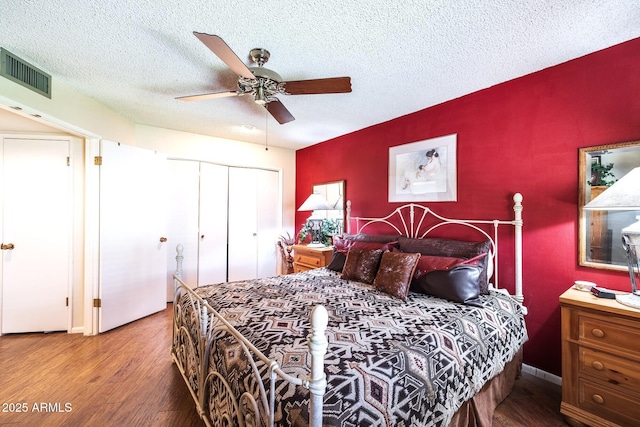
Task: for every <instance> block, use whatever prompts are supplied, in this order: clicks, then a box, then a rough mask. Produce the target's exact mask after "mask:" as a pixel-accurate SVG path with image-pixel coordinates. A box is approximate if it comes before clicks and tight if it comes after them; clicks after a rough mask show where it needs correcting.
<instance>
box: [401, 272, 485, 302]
mask: <svg viewBox="0 0 640 427" xmlns="http://www.w3.org/2000/svg"><path fill="white" fill-rule="evenodd" d="M481 272H482V269H481V268H480V267H479V266H477V265H458V266H456V267H453V268H451V269H450V270H435V271H432V272H430V273H427V274H425V275H424V276H423V277H422V278H421V279H420V280H414V281H412V282H411V291H413V292H419V293H421V294H427V295H433V296H434V297H438V298H443V299H446V300H449V301H453V302H459V303H462V304H467V305H472V306H475V307H482V300H481V299H480V287H479V285H478V282H479V280H480V274H481Z"/></svg>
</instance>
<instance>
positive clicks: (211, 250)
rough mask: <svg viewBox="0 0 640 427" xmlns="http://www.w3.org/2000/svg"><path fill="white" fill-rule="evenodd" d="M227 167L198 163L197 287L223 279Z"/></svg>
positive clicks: (225, 269) (225, 243)
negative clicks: (198, 226) (198, 227)
mask: <svg viewBox="0 0 640 427" xmlns="http://www.w3.org/2000/svg"><path fill="white" fill-rule="evenodd" d="M228 177H229V167H228V166H220V165H214V164H211V163H204V162H203V163H200V210H199V214H200V220H199V223H200V224H199V225H200V233H199V235H198V242H199V246H198V285H199V286H203V285H207V284H211V283H220V282H224V281H226V280H227V196H228Z"/></svg>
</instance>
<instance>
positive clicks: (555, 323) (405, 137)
mask: <svg viewBox="0 0 640 427" xmlns="http://www.w3.org/2000/svg"><path fill="white" fill-rule="evenodd" d="M522 60H523V61H526V58H523V59H522ZM639 70H640V38H638V39H634V40H631V41H629V42H626V43H623V44H620V45H617V46H614V47H611V48H608V49H605V50H602V51H599V52H596V53H593V54H590V55H587V56H584V57H581V58H578V59H575V60H572V61H570V62H567V63H564V64H560V65H558V66H554V67H551V68H548V69H545V70H542V71H540V72H537V73H534V74H530V75H527V76H524V77H521V78H518V79H515V80H511V81H508V82H505V83H502V84H499V85H496V86H493V87H490V88H488V89H484V90H481V91H478V92H475V93H472V94H470V95H466V96H463V97H461V98H458V99H454V100H452V101H449V102H445V103H443V104H440V105H437V106H434V107H431V108H427V109H425V110H421V111H418V112H416V113H412V114H409V115H406V116H403V117H399V118H397V119H394V120H391V121H388V122H384V123H380V124H377V125H375V126H372V127H369V128H366V129H362V130H360V131H357V132H354V133H351V134H347V135H344V136H341V137H338V138H335V139H332V140H329V141H325V142H323V143H320V144H316V145H314V146H311V147H308V148H305V149H302V150H299V151H297V153H296V206H299V205H300V204H302V202H303V201H304V200H305V198H306V197H307V196H308V195H309V193H310V191H311V186H312V184H316V183H320V182H327V181H335V180H339V179H344V180H346V197H347V199H350V200H352V202H353V214H354V215H381V214H386V213H388V212H390V210H391V209H392V208H395V207H396V206H398V205H399V204H398V203H395V204H390V203H388V202H387V172H388V163H389V159H388V156H389V154H388V152H389V147H392V146H395V145H402V144H405V143H409V142H414V141H420V140H423V139H428V138H433V137H437V136H442V135H448V134H453V133H455V134H457V156H458V160H457V161H458V165H457V166H458V201H457V202H439V203H432V204H431V207H432V208H433V209H434V210H435V211H436V212H437V213H439V214H441V215H445V216H449V217H456V216H457V217H464V218H483V219H484V218H499V219H503V218H506V219H508V218H511V217H512V210H511V206H512V200H511V198H512V195H513V194H514V193H515V192H520V193H522V194H523V196H524V201H523V205H524V211H523V218H524V237H523V253H524V263H523V264H524V267H523V270H524V271H523V281H524V289H525V291H524V294H525V304H526V306H527V307H528V308H529V314H528V316H527V327H528V331H529V341H528V343H527V344H526V346H525V353H524V360H525V363H527V364H529V365H532V366H535V367H538V368H540V369H543V370H545V371H547V372H551V373H554V374H556V375H560V374H561V356H560V354H561V353H560V306H559V303H558V297H559V295H560V294H562V293H563V292H564V291H565V290H566V289H567V288H568V287H569V286H571V284H572V283H573V281H574V280H576V279H583V280H590V281H595V282H597V283H599V284H600V285H601V286H606V287H609V288H612V289H620V290H629V288H630V285H629V276H628V273H622V272H610V271H604V270H597V269H592V268H585V267H580V266H578V257H577V252H578V239H577V234H578V221H577V217H578V148H580V147H588V146H593V145H600V144H606V143H615V142H625V141H635V140H640V71H639ZM345 96H348V95H345ZM381 108H384V106H383V105H381ZM305 219H306V213H303V212H297V213H296V226H297V227H300V226H302V224H303V223H304V221H305ZM501 243H502V241H501ZM505 277H508V276H506V275H504V274H503V275H502V276H501V280H503V281H505V280H507V279H505ZM503 285H504V283H503Z"/></svg>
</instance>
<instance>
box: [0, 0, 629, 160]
mask: <svg viewBox="0 0 640 427" xmlns="http://www.w3.org/2000/svg"><path fill="white" fill-rule="evenodd" d="M193 31H198V32H203V33H208V34H217V35H219V36H221V37H222V38H223V39H224V40H225V41H226V43H227V44H228V45H229V46H230V47H231V49H233V51H234V52H235V53H236V54H237V55H238V56H239V57H240V58H241V59H242V60H244V61H245V62H246V63H247V64H248V65H253V64H250V63H249V58H248V54H249V51H250V50H251V49H252V48H255V47H262V48H265V49H268V50H269V51H270V52H271V59H270V60H269V62H268V64H267V68H270V69H272V70H274V71H277V72H278V73H279V74H280V75H281V76H282V77H283V78H284V80H300V79H315V78H324V77H339V76H350V77H351V79H352V88H353V92H351V93H347V94H330V95H327V94H324V95H296V96H287V95H280V96H279V98H280V100H281V101H282V102H283V104H284V105H285V106H286V107H287V109H288V110H289V111H290V112H291V113H292V114H293V116H294V117H295V118H296V120H295V121H293V122H290V123H287V124H285V125H280V124H278V123H277V122H276V121H275V120H274V119H273V118H272V117H271V116H267V115H266V114H265V110H264V108H262V107H260V106H258V105H257V104H255V103H253V102H252V100H251V98H250V97H247V96H243V97H231V98H219V99H210V100H203V101H198V102H184V101H177V100H176V99H175V98H176V97H178V96H184V95H193V94H199V93H203V92H214V91H223V90H234V89H235V76H234V74H233V72H231V71H230V70H229V69H228V68H227V67H226V66H225V64H224V63H223V62H222V61H221V60H220V59H219V58H218V57H216V56H215V55H214V54H213V53H212V52H211V51H210V50H208V49H207V48H206V47H205V46H204V45H203V44H202V43H201V42H200V41H199V40H198V39H197V38H196V37H195V36H194V35H193ZM639 36H640V3H638V0H615V1H602V0H521V1H513V0H403V1H402V2H392V1H381V0H359V1H357V2H356V1H353V0H323V1H318V0H297V1H282V0H280V1H278V0H262V1H247V0H235V1H230V0H223V1H216V0H181V1H175V0H107V1H104V0H103V1H100V2H98V1H92V0H83V1H69V0H67V1H62V2H61V1H59V0H39V1H37V0H21V1H5V2H3V5H2V7H1V8H0V46H1V47H4V48H5V49H7V50H9V51H11V52H12V53H14V54H15V55H18V56H19V57H21V58H23V59H24V60H26V61H28V62H30V63H31V64H33V65H35V66H36V67H39V68H41V69H42V70H43V71H45V72H47V73H49V74H51V75H52V76H53V79H54V81H53V84H54V86H55V84H56V81H63V82H64V83H65V84H67V85H70V86H72V87H74V88H76V89H77V90H78V91H80V92H82V93H84V94H86V95H88V96H90V97H92V98H94V99H97V100H99V101H100V102H102V103H103V104H105V105H107V106H108V107H110V108H111V109H113V110H115V111H118V112H119V113H121V114H122V115H124V116H125V117H127V118H129V119H130V120H132V121H134V122H136V123H141V124H146V125H151V126H158V127H165V128H171V129H177V130H183V131H188V132H194V133H199V134H205V135H212V136H218V137H223V138H230V139H236V140H243V141H249V142H255V143H259V144H264V143H265V127H266V129H267V130H268V141H267V142H268V144H269V145H270V146H281V147H287V148H294V149H297V148H302V147H305V146H308V145H312V144H315V143H318V142H321V141H325V140H327V139H330V138H333V137H336V136H339V135H343V134H345V133H349V132H352V131H355V130H358V129H362V128H364V127H367V126H370V125H373V124H376V123H380V122H383V121H387V120H390V119H393V118H395V117H399V116H402V115H405V114H408V113H411V112H414V111H418V110H421V109H424V108H427V107H430V106H432V105H435V104H439V103H442V102H444V101H447V100H450V99H453V98H457V97H460V96H462V95H465V94H467V93H470V92H474V91H477V90H480V89H483V88H486V87H489V86H492V85H495V84H497V83H500V82H503V81H506V80H510V79H513V78H516V77H519V76H522V75H525V74H529V73H531V72H534V71H537V70H540V69H543V68H547V67H550V66H553V65H556V64H559V63H562V62H566V61H568V60H570V59H573V58H577V57H580V56H583V55H586V54H588V53H591V52H594V51H597V50H600V49H604V48H606V47H609V46H612V45H614V44H618V43H621V42H623V41H626V40H630V39H633V38H636V37H639ZM250 127H254V128H255V130H253V131H249V130H248V129H247V128H250Z"/></svg>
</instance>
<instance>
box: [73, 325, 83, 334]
mask: <svg viewBox="0 0 640 427" xmlns="http://www.w3.org/2000/svg"><path fill="white" fill-rule="evenodd" d="M70 333H72V334H82V333H84V326H74V327H73V328H71V332H70Z"/></svg>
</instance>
